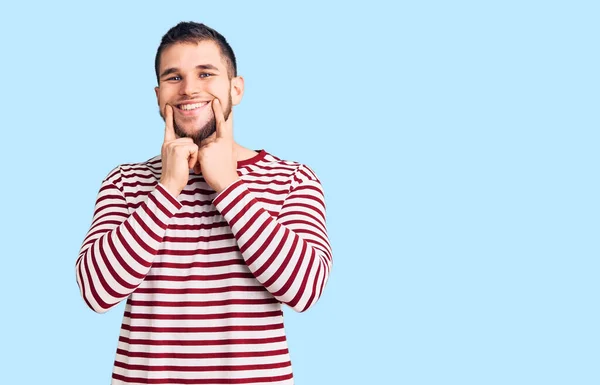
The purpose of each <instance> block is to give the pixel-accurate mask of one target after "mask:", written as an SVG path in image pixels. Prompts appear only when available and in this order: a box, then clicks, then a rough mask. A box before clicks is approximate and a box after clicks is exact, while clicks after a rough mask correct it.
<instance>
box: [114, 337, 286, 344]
mask: <svg viewBox="0 0 600 385" xmlns="http://www.w3.org/2000/svg"><path fill="white" fill-rule="evenodd" d="M284 341H285V336H278V337H269V338H230V339H219V340H149V339H144V338H127V337H124V336H120V337H119V342H123V343H124V344H130V345H146V346H222V345H263V344H274V343H277V342H284Z"/></svg>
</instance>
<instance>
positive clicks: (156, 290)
mask: <svg viewBox="0 0 600 385" xmlns="http://www.w3.org/2000/svg"><path fill="white" fill-rule="evenodd" d="M256 283H258V282H256ZM237 291H239V292H261V291H267V289H265V288H264V286H262V285H261V286H224V287H202V288H197V287H189V288H160V287H139V288H138V289H137V290H136V291H135V292H136V293H142V294H216V293H232V292H237Z"/></svg>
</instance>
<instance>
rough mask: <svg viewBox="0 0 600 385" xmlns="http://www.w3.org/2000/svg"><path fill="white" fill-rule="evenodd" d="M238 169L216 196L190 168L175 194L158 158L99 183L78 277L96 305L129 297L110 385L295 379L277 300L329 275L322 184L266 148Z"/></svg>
mask: <svg viewBox="0 0 600 385" xmlns="http://www.w3.org/2000/svg"><path fill="white" fill-rule="evenodd" d="M237 171H238V175H239V177H240V178H239V179H238V180H236V181H235V182H233V183H232V184H231V185H229V186H228V187H227V188H225V189H224V190H223V191H221V192H220V193H219V194H217V193H216V192H215V191H214V190H212V189H211V188H210V187H209V186H208V184H207V183H206V182H205V181H204V179H203V177H202V175H196V174H194V173H193V172H191V173H190V177H189V181H188V184H187V186H186V187H185V188H184V189H183V191H182V192H181V193H180V195H179V196H177V197H175V196H173V195H171V194H170V193H169V192H168V191H167V190H166V189H165V188H164V186H162V185H161V184H160V183H159V180H160V175H161V159H160V156H156V157H154V158H152V159H149V160H148V161H146V162H143V163H135V164H123V165H120V166H119V167H117V168H115V169H114V170H112V171H111V172H110V173H109V174H108V176H107V177H106V178H105V179H104V181H103V182H102V185H101V187H100V190H99V193H98V197H97V200H96V205H95V211H94V214H93V218H92V224H91V227H90V229H89V231H88V233H87V235H86V237H85V239H84V241H83V245H82V247H81V251H80V254H79V257H78V259H77V261H76V266H75V273H76V279H77V283H78V286H79V289H80V292H81V296H82V298H83V300H84V301H85V303H86V304H87V305H88V306H89V307H90V308H91V309H92V310H94V311H96V312H98V313H103V312H106V311H107V310H109V309H110V308H111V307H113V306H115V305H117V304H118V303H119V302H120V301H122V300H124V299H126V300H127V302H126V305H125V311H124V315H123V322H122V326H121V331H120V336H119V341H118V346H117V351H116V357H115V361H114V368H113V373H112V382H111V383H112V384H293V372H292V364H291V360H290V355H289V351H288V345H287V340H286V335H285V330H284V323H283V312H282V306H281V305H282V304H286V305H288V306H290V307H291V308H293V309H294V310H296V311H298V312H303V311H305V310H307V309H308V308H310V307H311V306H313V305H314V304H315V303H316V302H317V300H318V299H319V298H320V296H321V294H322V293H323V288H324V287H325V285H326V283H327V280H328V277H329V274H330V271H331V267H332V253H331V248H330V244H329V239H328V236H327V229H326V222H325V200H324V194H323V189H322V186H321V183H320V182H319V179H318V178H317V176H316V175H315V173H314V172H313V171H312V170H311V169H310V168H309V167H307V166H306V165H303V164H300V163H297V162H292V161H285V160H281V159H279V158H277V157H275V156H273V155H271V154H270V153H268V152H266V151H264V150H262V151H260V152H259V153H258V154H257V155H256V156H254V157H252V158H250V159H247V160H244V161H240V162H238V169H237Z"/></svg>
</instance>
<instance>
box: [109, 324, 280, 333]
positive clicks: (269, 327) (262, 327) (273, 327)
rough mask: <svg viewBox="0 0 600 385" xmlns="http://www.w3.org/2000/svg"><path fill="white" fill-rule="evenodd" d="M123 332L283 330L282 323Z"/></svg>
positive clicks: (146, 328) (145, 328) (126, 327)
mask: <svg viewBox="0 0 600 385" xmlns="http://www.w3.org/2000/svg"><path fill="white" fill-rule="evenodd" d="M121 329H123V330H129V331H130V332H132V333H226V332H244V331H249V332H251V331H267V330H279V329H283V323H278V324H269V325H228V326H206V327H156V326H131V325H127V324H123V325H122V326H121Z"/></svg>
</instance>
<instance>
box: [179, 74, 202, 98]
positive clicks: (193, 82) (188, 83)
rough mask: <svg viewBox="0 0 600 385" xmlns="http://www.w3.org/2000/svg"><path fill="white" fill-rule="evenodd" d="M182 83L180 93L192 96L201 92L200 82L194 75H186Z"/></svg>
mask: <svg viewBox="0 0 600 385" xmlns="http://www.w3.org/2000/svg"><path fill="white" fill-rule="evenodd" d="M180 84H181V88H180V89H179V93H180V94H181V95H188V96H192V95H196V94H197V93H199V92H200V82H199V81H198V80H197V79H195V78H194V77H186V78H185V79H184V80H182V81H181V83H180Z"/></svg>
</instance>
